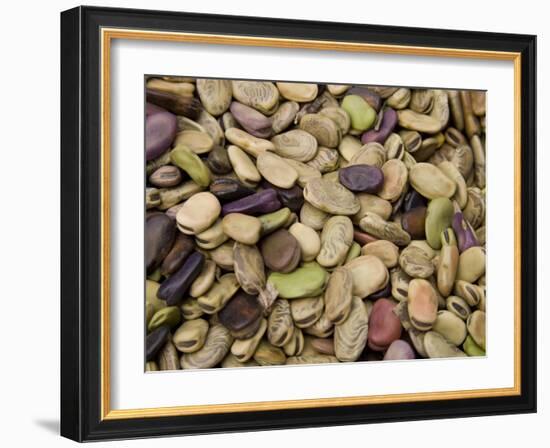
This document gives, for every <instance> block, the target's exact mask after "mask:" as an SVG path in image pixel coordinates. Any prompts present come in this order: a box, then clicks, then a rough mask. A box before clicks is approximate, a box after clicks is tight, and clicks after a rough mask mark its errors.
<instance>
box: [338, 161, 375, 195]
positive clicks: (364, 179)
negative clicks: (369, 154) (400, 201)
mask: <svg viewBox="0 0 550 448" xmlns="http://www.w3.org/2000/svg"><path fill="white" fill-rule="evenodd" d="M338 180H339V181H340V183H341V184H342V185H343V186H344V187H346V188H347V189H349V190H351V191H354V192H360V193H371V194H376V193H378V192H379V191H380V189H381V188H382V185H383V184H384V173H383V172H382V170H381V169H380V168H378V167H377V166H371V165H351V166H348V167H346V168H341V169H340V171H338Z"/></svg>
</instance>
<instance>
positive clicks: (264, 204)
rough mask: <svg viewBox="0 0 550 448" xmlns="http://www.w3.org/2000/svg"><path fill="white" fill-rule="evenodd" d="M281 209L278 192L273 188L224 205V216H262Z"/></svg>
mask: <svg viewBox="0 0 550 448" xmlns="http://www.w3.org/2000/svg"><path fill="white" fill-rule="evenodd" d="M280 208H281V202H280V201H279V199H277V192H276V191H275V190H273V189H272V188H267V189H265V190H262V191H259V192H258V193H254V194H252V195H250V196H246V197H244V198H242V199H238V200H237V201H233V202H229V203H227V204H224V206H223V207H222V215H224V216H225V215H227V214H228V213H244V214H246V215H262V214H264V213H270V212H274V211H275V210H279V209H280Z"/></svg>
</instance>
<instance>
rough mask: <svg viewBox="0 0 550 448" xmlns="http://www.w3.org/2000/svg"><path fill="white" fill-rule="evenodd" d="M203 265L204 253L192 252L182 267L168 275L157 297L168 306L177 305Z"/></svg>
mask: <svg viewBox="0 0 550 448" xmlns="http://www.w3.org/2000/svg"><path fill="white" fill-rule="evenodd" d="M203 265H204V255H203V254H201V253H200V252H193V253H192V254H191V255H190V256H189V257H187V259H186V260H185V262H184V263H183V265H182V267H181V268H179V269H178V270H177V271H176V272H174V273H173V274H172V275H171V276H170V277H168V278H167V279H166V280H164V282H162V284H161V285H160V288H159V290H158V292H157V297H158V298H159V299H161V300H166V304H167V305H168V306H173V305H177V304H178V303H179V302H180V301H181V300H182V299H183V298H184V296H185V294H186V293H187V290H188V289H189V287H190V286H191V283H193V281H194V280H195V279H196V278H197V276H198V275H199V274H200V273H201V270H202V266H203Z"/></svg>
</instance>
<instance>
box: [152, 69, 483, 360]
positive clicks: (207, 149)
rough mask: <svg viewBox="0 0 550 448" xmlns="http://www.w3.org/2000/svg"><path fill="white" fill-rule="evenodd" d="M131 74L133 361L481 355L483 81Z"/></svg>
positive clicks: (368, 358) (361, 358) (404, 357)
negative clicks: (138, 326) (141, 300)
mask: <svg viewBox="0 0 550 448" xmlns="http://www.w3.org/2000/svg"><path fill="white" fill-rule="evenodd" d="M146 87H147V105H146V121H145V126H146V139H145V144H146V148H145V153H146V160H147V163H146V173H147V188H146V207H147V213H146V218H145V219H146V222H145V258H146V269H147V280H146V308H145V313H146V326H147V336H146V343H145V345H146V370H173V369H180V368H182V369H192V368H211V367H240V366H257V365H262V366H264V365H281V364H309V363H326V362H352V361H371V360H382V359H384V360H391V359H413V358H434V357H456V356H481V355H484V354H485V148H484V146H485V93H484V92H479V91H452V90H434V89H411V88H397V87H377V86H347V85H330V84H329V85H323V84H303V83H288V82H258V81H230V80H221V79H191V78H182V77H151V78H149V79H147V81H146Z"/></svg>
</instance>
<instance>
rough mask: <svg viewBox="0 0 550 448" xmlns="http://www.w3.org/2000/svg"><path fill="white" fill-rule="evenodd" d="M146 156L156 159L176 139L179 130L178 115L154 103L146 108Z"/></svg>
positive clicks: (148, 104)
mask: <svg viewBox="0 0 550 448" xmlns="http://www.w3.org/2000/svg"><path fill="white" fill-rule="evenodd" d="M145 114H146V118H145V158H146V159H147V160H152V159H156V158H157V157H159V156H160V155H161V154H162V153H164V152H165V151H166V150H167V149H169V148H170V145H171V144H172V142H173V141H174V138H175V137H176V132H177V128H178V126H177V120H176V116H175V115H174V114H172V113H170V112H168V111H167V110H164V109H162V108H160V107H158V106H155V105H154V104H150V103H147V106H146V108H145Z"/></svg>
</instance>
